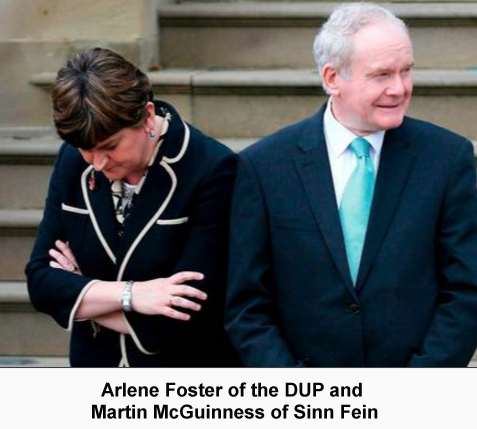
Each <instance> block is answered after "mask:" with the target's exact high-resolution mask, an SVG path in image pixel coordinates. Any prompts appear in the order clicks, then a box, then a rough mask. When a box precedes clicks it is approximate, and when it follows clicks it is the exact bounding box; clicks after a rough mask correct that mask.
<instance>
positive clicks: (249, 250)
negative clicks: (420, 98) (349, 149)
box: [226, 108, 477, 366]
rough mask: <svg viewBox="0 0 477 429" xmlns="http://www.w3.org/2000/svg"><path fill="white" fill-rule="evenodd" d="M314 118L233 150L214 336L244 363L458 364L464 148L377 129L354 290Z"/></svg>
mask: <svg viewBox="0 0 477 429" xmlns="http://www.w3.org/2000/svg"><path fill="white" fill-rule="evenodd" d="M323 112H324V108H323V109H321V111H320V112H318V113H317V114H315V115H314V116H312V117H311V118H308V119H306V120H304V121H302V122H299V123H297V124H295V125H292V126H289V127H287V128H285V129H283V130H281V131H279V132H277V133H276V134H274V135H272V136H270V137H267V138H265V139H263V140H262V141H261V142H259V143H257V144H256V145H254V146H252V147H250V148H248V149H247V150H245V151H244V152H242V153H241V156H240V160H239V168H238V173H237V180H236V187H235V194H234V198H233V203H232V220H231V251H230V268H229V270H230V272H229V286H228V287H229V292H228V298H227V310H226V328H227V330H228V332H229V335H230V337H231V339H232V342H233V343H234V345H235V347H236V348H237V350H238V351H239V354H240V356H241V358H242V360H243V362H244V363H245V364H246V365H249V366H290V365H310V366H406V365H410V366H462V365H466V364H467V363H468V361H469V360H470V358H471V356H472V354H473V352H474V349H475V347H476V343H477V197H476V190H475V173H474V158H473V152H472V146H471V144H470V142H469V141H467V140H465V139H464V138H462V137H460V136H458V135H456V134H453V133H451V132H450V131H447V130H445V129H442V128H439V127H437V126H434V125H431V124H429V123H426V122H422V121H418V120H414V119H410V118H406V119H405V120H404V122H403V124H402V125H401V126H400V127H399V128H397V129H393V130H389V131H387V132H386V134H385V139H384V144H383V149H382V153H381V160H380V166H379V172H378V176H377V182H376V187H375V194H374V200H373V205H372V209H371V214H370V221H369V226H368V229H367V236H366V240H365V245H364V250H363V255H362V262H361V266H360V270H359V275H358V279H357V284H356V287H353V284H352V281H351V277H350V273H349V269H348V264H347V258H346V253H345V247H344V243H343V236H342V231H341V225H340V221H339V217H338V209H337V204H336V198H335V193H334V190H333V182H332V176H331V170H330V165H329V160H328V154H327V149H326V144H325V138H324V134H323Z"/></svg>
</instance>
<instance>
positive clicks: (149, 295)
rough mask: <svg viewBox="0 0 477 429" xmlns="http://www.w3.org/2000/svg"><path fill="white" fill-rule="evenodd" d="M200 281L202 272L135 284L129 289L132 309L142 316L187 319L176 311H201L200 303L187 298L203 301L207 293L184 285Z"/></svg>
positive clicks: (186, 315)
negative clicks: (130, 290) (192, 281)
mask: <svg viewBox="0 0 477 429" xmlns="http://www.w3.org/2000/svg"><path fill="white" fill-rule="evenodd" d="M203 278H204V275H203V274H202V273H198V272H194V271H181V272H179V273H176V274H174V275H173V276H170V277H167V278H159V279H154V280H149V281H145V282H135V283H134V285H133V289H132V307H133V310H134V311H137V312H138V313H143V314H151V315H153V314H154V315H157V314H160V315H162V316H166V317H170V318H172V319H178V320H189V319H190V315H189V314H187V313H183V312H182V311H179V310H177V309H176V308H180V309H187V310H192V311H199V310H200V309H201V308H202V307H201V305H200V304H198V303H196V302H194V301H193V300H191V299H188V298H195V299H198V300H201V301H205V300H206V299H207V294H206V293H204V292H202V291H201V290H199V289H196V288H194V287H191V286H188V285H187V284H185V283H186V282H188V281H191V280H203ZM186 297H187V298H186Z"/></svg>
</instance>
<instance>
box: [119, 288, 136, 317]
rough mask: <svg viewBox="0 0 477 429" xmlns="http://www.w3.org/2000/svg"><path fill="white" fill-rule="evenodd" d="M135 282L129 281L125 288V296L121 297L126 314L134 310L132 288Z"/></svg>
mask: <svg viewBox="0 0 477 429" xmlns="http://www.w3.org/2000/svg"><path fill="white" fill-rule="evenodd" d="M133 284H134V282H133V281H131V280H128V281H127V282H126V284H125V286H124V289H123V294H122V295H121V307H122V308H123V311H124V312H126V313H127V312H130V311H131V310H132V287H133Z"/></svg>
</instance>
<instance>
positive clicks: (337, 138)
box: [323, 98, 385, 158]
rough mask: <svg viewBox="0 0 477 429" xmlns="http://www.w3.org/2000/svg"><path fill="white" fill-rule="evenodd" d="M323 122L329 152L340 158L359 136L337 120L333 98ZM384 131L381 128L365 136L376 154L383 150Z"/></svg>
mask: <svg viewBox="0 0 477 429" xmlns="http://www.w3.org/2000/svg"><path fill="white" fill-rule="evenodd" d="M323 122H324V129H325V137H326V146H327V148H328V152H329V154H330V156H331V157H333V158H339V157H340V156H341V155H342V154H343V153H344V152H345V151H346V149H348V146H349V144H350V143H351V142H352V141H353V140H354V139H355V138H356V137H358V136H356V135H355V134H353V133H352V132H351V131H350V130H348V129H347V128H346V127H344V126H343V125H341V124H340V123H339V122H338V121H337V120H336V118H335V117H334V115H333V113H332V111H331V98H330V99H328V103H327V105H326V110H325V116H324V119H323ZM384 132H385V131H384V130H380V131H376V132H374V133H372V134H368V135H367V136H363V137H364V138H365V139H366V140H367V141H368V142H369V144H370V145H371V147H372V150H373V151H374V153H375V154H379V153H380V152H381V148H382V146H383V140H384Z"/></svg>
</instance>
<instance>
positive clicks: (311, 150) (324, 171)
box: [295, 109, 356, 296]
mask: <svg viewBox="0 0 477 429" xmlns="http://www.w3.org/2000/svg"><path fill="white" fill-rule="evenodd" d="M323 112H324V109H321V111H320V112H319V113H318V114H317V115H315V117H313V118H312V119H311V120H310V123H309V127H308V130H306V131H305V133H304V135H303V138H302V141H301V142H300V143H299V146H300V149H301V153H300V154H299V155H297V157H296V158H295V163H296V167H297V170H298V174H299V176H300V178H301V180H302V182H303V186H304V188H305V191H306V195H307V197H308V201H309V204H310V206H311V209H312V212H313V216H314V218H315V220H316V222H317V223H318V225H319V228H320V231H321V233H322V235H323V238H324V240H325V243H326V245H327V247H328V249H329V252H330V254H331V256H332V259H333V261H334V263H335V265H336V268H337V270H338V272H339V273H340V274H341V276H342V278H343V280H344V282H345V284H346V287H347V288H348V290H349V292H350V293H351V294H352V295H353V296H356V295H355V290H354V287H353V284H352V280H351V276H350V273H349V268H348V260H347V257H346V250H345V247H344V240H343V233H342V231H341V224H340V220H339V215H338V208H337V204H336V196H335V192H334V186H333V179H332V175H331V168H330V163H329V158H328V152H327V149H326V142H325V137H324V133H323Z"/></svg>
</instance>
